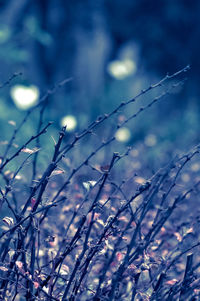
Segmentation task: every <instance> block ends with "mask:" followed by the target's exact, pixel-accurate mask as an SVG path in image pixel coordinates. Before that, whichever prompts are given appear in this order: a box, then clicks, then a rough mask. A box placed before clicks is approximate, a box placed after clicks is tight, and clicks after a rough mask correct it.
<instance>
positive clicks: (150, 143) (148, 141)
mask: <svg viewBox="0 0 200 301" xmlns="http://www.w3.org/2000/svg"><path fill="white" fill-rule="evenodd" d="M144 143H145V144H146V145H147V146H150V147H151V146H154V145H155V144H156V143H157V139H156V136H155V135H153V134H150V135H148V136H146V137H145V140H144Z"/></svg>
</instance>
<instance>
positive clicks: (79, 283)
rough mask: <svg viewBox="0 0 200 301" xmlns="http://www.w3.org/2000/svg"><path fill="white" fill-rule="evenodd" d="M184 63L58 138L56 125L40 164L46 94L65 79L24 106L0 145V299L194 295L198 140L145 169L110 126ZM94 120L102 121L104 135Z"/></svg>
mask: <svg viewBox="0 0 200 301" xmlns="http://www.w3.org/2000/svg"><path fill="white" fill-rule="evenodd" d="M188 69H189V67H186V68H184V69H182V70H180V71H178V72H176V73H174V74H173V75H170V76H169V75H167V76H166V77H165V78H164V79H162V80H161V81H160V82H159V83H157V84H155V85H151V86H150V87H148V88H147V89H146V90H143V91H141V93H140V94H138V95H137V96H136V97H135V98H133V99H131V100H129V101H127V102H123V103H121V104H120V105H119V106H118V107H117V108H115V109H114V110H113V111H112V112H111V113H109V114H105V115H104V116H100V117H99V118H97V119H96V120H95V121H94V122H92V123H91V124H90V125H89V126H88V127H87V128H86V129H84V130H83V131H81V132H80V133H79V134H75V135H74V136H69V137H68V135H67V134H66V128H62V130H61V131H60V132H59V133H58V138H57V141H55V144H54V151H53V153H52V155H51V153H49V155H51V160H50V162H47V163H46V167H45V169H44V170H42V169H43V168H42V165H41V161H40V156H41V154H42V153H43V152H45V150H43V148H42V140H41V138H42V136H43V135H44V134H45V133H46V132H47V135H48V129H49V126H50V125H51V123H48V124H47V125H43V123H44V112H45V109H46V106H47V99H48V96H49V95H51V94H53V93H55V92H56V91H57V88H58V87H60V86H62V85H64V84H65V81H64V82H62V83H61V84H59V85H58V86H57V87H55V88H54V89H53V90H50V91H48V93H47V94H46V95H45V96H44V97H43V98H42V99H41V101H40V102H39V103H38V104H37V105H36V106H35V107H34V108H33V109H31V110H29V111H28V112H27V114H26V116H25V117H24V119H23V121H22V122H21V124H20V125H19V126H18V127H16V128H15V129H14V132H13V135H12V137H11V138H10V140H9V141H8V142H7V144H6V145H4V146H3V147H4V148H2V154H3V155H2V157H1V165H0V171H1V189H0V194H1V233H0V237H1V247H0V282H1V284H0V298H1V300H12V301H14V300H20V301H21V300H57V301H58V300H62V301H65V300H70V301H73V300H94V301H98V300H99V301H100V300H161V299H162V300H177V298H179V300H197V299H195V298H199V296H200V293H199V292H200V291H199V272H200V270H199V268H200V264H199V262H200V261H199V254H198V251H199V245H200V240H199V212H198V209H197V204H198V201H199V199H198V198H199V183H200V177H199V170H200V163H199V160H198V154H199V151H200V147H199V146H196V147H194V148H192V149H191V150H189V151H188V152H187V153H185V154H182V155H177V156H175V157H174V158H173V159H171V161H170V162H168V163H167V164H165V165H163V162H162V164H160V165H161V166H160V169H158V170H157V171H156V172H152V170H150V169H149V168H147V165H146V161H145V152H146V149H145V146H141V145H140V146H134V148H133V149H132V148H130V147H129V148H127V149H124V150H123V151H122V153H119V152H116V147H117V145H116V144H114V143H115V140H116V135H115V133H116V130H117V129H120V128H122V127H124V125H126V124H127V123H128V122H129V121H131V120H132V119H134V118H136V117H137V116H138V115H139V114H141V113H143V112H144V113H143V114H146V110H147V109H148V108H149V107H151V106H152V105H153V104H155V103H157V102H158V101H161V100H162V99H163V98H164V97H166V96H167V95H168V94H170V92H171V91H172V90H173V89H176V87H177V86H180V85H182V84H183V83H184V81H185V78H184V76H185V73H186V72H187V71H188ZM160 89H161V90H162V91H161V93H160ZM154 90H155V91H156V90H158V91H159V93H160V94H159V95H158V96H156V97H153V99H151V96H149V98H148V100H149V102H148V104H147V105H146V106H145V107H140V109H139V110H138V111H137V112H134V113H132V111H131V109H129V113H130V114H129V116H128V117H125V115H124V116H123V118H120V119H117V120H118V124H117V125H116V121H115V119H114V128H112V127H110V128H109V121H110V122H111V120H113V118H115V117H116V116H118V114H121V111H122V110H123V109H124V108H129V106H130V105H131V104H132V103H135V102H136V101H137V100H138V99H139V98H140V97H141V96H142V95H144V94H145V95H148V93H149V92H150V91H154ZM38 109H39V112H40V113H39V121H38V126H37V130H36V133H35V134H33V136H31V137H30V138H29V139H28V140H27V141H26V142H25V143H24V144H23V145H21V146H18V147H17V149H16V148H15V147H16V146H15V145H14V144H15V141H16V137H17V135H19V133H20V131H22V129H23V127H24V126H26V123H27V122H28V118H29V117H30V116H31V114H32V112H33V111H35V110H38ZM101 126H102V127H103V129H104V128H106V129H109V130H108V131H107V133H108V137H107V139H106V140H102V138H101V136H100V133H99V132H98V128H99V127H101ZM95 133H97V135H94V134H95ZM92 139H93V140H92ZM88 144H89V145H88ZM112 144H114V146H113V147H111V145H112ZM113 150H114V151H113ZM158 164H159V162H158Z"/></svg>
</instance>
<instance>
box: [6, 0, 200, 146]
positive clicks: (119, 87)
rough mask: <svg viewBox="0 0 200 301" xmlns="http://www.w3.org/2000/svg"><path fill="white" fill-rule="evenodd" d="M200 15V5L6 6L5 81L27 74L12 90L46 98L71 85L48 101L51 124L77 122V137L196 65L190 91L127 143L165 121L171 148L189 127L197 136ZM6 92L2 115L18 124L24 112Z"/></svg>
mask: <svg viewBox="0 0 200 301" xmlns="http://www.w3.org/2000/svg"><path fill="white" fill-rule="evenodd" d="M199 13H200V3H199V1H198V0H193V1H192V2H191V1H187V0H183V1H180V0H164V1H157V0H156V1H153V0H142V1H130V0H123V1H122V0H116V1H112V0H107V1H103V0H98V1H92V0H84V1H83V0H77V1H66V0H59V1H55V0H42V1H41V0H34V1H28V0H18V1H14V0H8V1H1V2H0V24H1V25H0V64H1V77H0V79H1V80H2V81H3V80H6V79H7V78H8V77H9V76H10V75H11V74H12V73H13V72H16V71H22V73H23V75H22V77H21V78H17V79H16V80H15V81H14V82H12V83H11V84H10V85H11V89H12V87H13V86H15V85H22V86H25V88H26V87H27V89H28V88H29V86H30V85H35V86H36V87H38V89H39V90H40V95H43V93H44V92H45V91H47V90H48V89H50V88H52V87H53V86H54V84H56V83H58V82H59V81H62V80H63V79H64V78H69V79H70V81H69V83H68V84H67V85H66V86H65V87H64V88H63V89H62V90H61V91H60V92H59V93H58V94H56V96H52V95H51V97H49V104H48V118H49V119H51V120H52V121H54V122H55V128H59V127H60V124H61V122H62V120H63V118H64V117H65V116H68V115H72V116H74V118H75V119H76V122H77V126H76V130H77V129H81V128H82V127H83V126H85V125H86V124H87V122H88V121H91V120H93V119H94V118H95V117H96V116H97V115H98V114H102V113H105V112H109V111H110V110H111V109H112V108H113V107H114V105H115V104H116V103H120V102H121V101H122V99H124V100H126V99H129V98H132V97H133V96H134V95H135V94H137V93H138V91H140V89H143V88H145V87H146V86H147V85H148V84H149V83H153V82H155V81H156V80H157V78H158V76H159V77H160V75H161V74H162V76H163V75H165V74H166V73H167V72H171V73H172V72H174V71H175V70H178V69H180V68H182V67H183V66H185V65H187V64H191V65H192V69H191V73H190V80H189V82H188V84H187V86H186V88H183V89H182V90H181V91H178V92H179V93H178V96H177V95H176V97H175V98H174V97H173V96H171V99H170V101H169V102H168V104H165V105H163V106H162V108H158V109H155V110H152V114H151V117H150V118H149V119H148V120H141V122H140V123H138V125H137V126H136V127H137V128H134V133H137V134H135V135H134V136H133V137H132V138H133V140H129V141H135V140H138V139H141V138H144V132H146V129H149V127H150V126H151V127H153V131H159V130H158V129H156V127H157V124H158V122H159V120H160V117H162V119H163V120H165V119H166V117H167V120H166V122H167V127H169V128H170V129H171V130H170V133H168V131H166V134H167V135H168V136H169V138H170V139H172V140H173V139H174V136H173V135H178V136H180V135H181V130H183V126H184V127H185V128H188V127H189V126H190V124H191V123H192V127H194V128H196V127H197V128H198V118H196V115H197V114H198V111H197V110H198V109H199V105H198V98H199V84H198V81H199V64H200V63H199V47H200V46H199V43H198V41H199V35H200V29H199V28H200V27H199ZM5 92H6V93H5V95H3V92H1V94H2V95H1V97H2V101H1V102H2V104H0V106H1V107H2V108H0V110H3V111H5V110H10V111H12V110H13V111H15V110H16V118H18V117H17V116H20V115H21V112H20V108H19V106H18V108H15V105H14V104H13V101H12V99H10V98H8V95H9V94H10V93H8V91H5ZM11 96H12V95H11ZM175 99H176V100H175ZM23 101H24V100H23ZM3 102H4V103H3ZM136 108H137V107H136ZM180 110H181V113H180V112H179V111H180ZM166 111H167V114H166ZM188 111H189V113H187V112H188ZM189 114H190V117H189V119H188V116H189ZM180 115H181V116H182V115H184V118H183V119H184V120H185V121H186V120H187V122H185V123H184V125H181V127H180V124H179V123H178V124H177V122H176V119H178V118H180ZM191 120H192V121H191ZM16 121H18V120H16ZM33 122H34V120H33ZM2 126H3V125H2ZM131 131H132V130H131ZM171 132H173V134H171ZM175 133H176V134H175ZM149 134H151V132H150V133H149ZM193 138H194V139H195V134H194V135H193ZM175 140H176V138H175Z"/></svg>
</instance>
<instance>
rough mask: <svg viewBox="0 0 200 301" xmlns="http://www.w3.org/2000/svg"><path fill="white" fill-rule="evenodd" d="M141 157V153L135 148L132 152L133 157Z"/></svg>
mask: <svg viewBox="0 0 200 301" xmlns="http://www.w3.org/2000/svg"><path fill="white" fill-rule="evenodd" d="M138 155H139V151H138V150H137V149H136V148H135V149H133V150H132V151H131V156H133V157H137V156H138Z"/></svg>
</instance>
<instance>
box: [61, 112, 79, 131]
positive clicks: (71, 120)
mask: <svg viewBox="0 0 200 301" xmlns="http://www.w3.org/2000/svg"><path fill="white" fill-rule="evenodd" d="M60 124H61V126H66V131H67V132H71V131H73V130H74V129H75V128H76V126H77V120H76V117H74V116H73V115H66V116H64V117H63V118H62V119H61V121H60Z"/></svg>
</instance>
